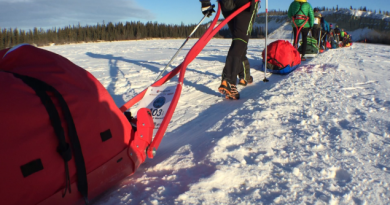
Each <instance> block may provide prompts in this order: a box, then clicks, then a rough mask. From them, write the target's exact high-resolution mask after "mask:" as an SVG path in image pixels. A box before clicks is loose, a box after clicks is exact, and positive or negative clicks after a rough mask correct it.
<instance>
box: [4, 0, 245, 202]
mask: <svg viewBox="0 0 390 205" xmlns="http://www.w3.org/2000/svg"><path fill="white" fill-rule="evenodd" d="M249 6H250V2H248V3H247V4H245V5H244V6H242V7H241V8H240V9H238V10H237V11H235V12H234V13H233V14H231V15H230V16H229V17H228V18H226V19H225V20H224V21H223V22H221V23H220V24H219V25H218V26H217V27H216V28H214V26H215V25H216V23H217V21H218V18H219V14H220V7H219V8H218V11H217V13H216V16H215V18H214V20H213V21H212V23H211V26H210V28H209V29H207V31H206V32H205V34H204V35H203V36H202V37H201V38H200V39H199V40H198V41H197V42H196V44H195V45H194V46H193V47H192V48H191V50H190V51H189V52H188V54H187V55H186V57H185V59H184V61H183V62H182V63H181V64H180V65H179V66H178V67H176V68H175V69H173V70H172V71H171V72H169V73H168V74H166V75H165V76H163V77H162V78H161V79H159V80H158V81H156V82H155V83H153V84H152V85H151V87H156V86H161V85H163V84H164V83H166V82H167V81H168V80H170V79H171V78H172V77H174V76H175V75H176V74H178V73H179V72H180V75H179V80H178V83H177V84H176V85H174V87H175V89H171V91H170V93H169V94H171V96H172V98H171V100H170V101H171V102H170V104H169V106H168V108H167V109H166V111H164V113H166V114H165V117H164V118H163V119H162V121H161V123H160V124H159V125H158V126H159V129H158V130H157V131H156V135H155V137H154V138H152V135H153V128H154V123H155V122H153V118H152V115H153V114H158V112H160V110H155V108H156V109H159V108H162V107H163V106H164V105H167V104H166V103H167V101H169V100H168V98H165V99H162V98H160V97H162V96H159V97H157V98H155V99H152V100H151V101H150V103H151V104H152V106H153V107H149V106H145V107H143V108H140V109H139V110H138V111H137V114H136V117H134V116H132V115H131V113H130V112H128V111H127V110H128V109H129V108H131V107H132V106H133V105H134V104H136V103H138V102H139V101H140V100H142V99H143V98H144V96H145V94H146V91H147V90H148V89H149V88H148V89H145V90H144V91H142V92H141V93H139V94H138V95H137V96H135V97H134V98H132V99H131V100H130V101H128V102H127V103H125V104H124V105H123V106H122V107H121V108H118V107H117V106H116V104H115V102H114V101H113V99H112V97H111V96H110V94H109V93H108V91H107V90H106V89H105V88H104V87H103V86H102V85H101V83H100V82H99V81H98V80H97V79H96V78H95V77H94V76H93V75H92V74H90V73H89V72H88V71H86V70H84V69H83V68H81V67H79V66H77V65H75V64H73V63H72V62H70V61H69V60H67V59H66V58H64V57H62V56H60V55H57V54H55V53H52V52H49V51H46V50H43V49H39V48H35V47H33V46H30V45H20V46H17V47H14V48H12V49H5V50H1V51H0V86H1V88H2V89H0V96H1V98H2V100H1V101H0V105H1V106H0V113H1V115H0V129H1V131H2V134H1V135H0V136H1V137H0V154H1V156H2V157H1V158H0V164H1V165H2V169H0V180H1V184H0V190H1V191H0V201H1V203H2V204H7V205H8V204H10V205H13V204H23V205H30V204H43V205H46V204H47V205H53V204H56V205H61V204H64V205H68V204H86V203H88V202H89V200H90V199H92V198H94V197H96V196H98V195H99V194H101V193H102V192H104V191H105V190H107V189H108V188H110V187H112V186H113V185H115V184H117V183H118V182H120V181H121V180H122V179H124V178H125V177H127V176H129V175H131V174H133V173H134V172H135V171H136V170H137V168H138V167H139V166H140V164H142V163H143V162H144V161H145V160H146V157H149V158H153V157H154V156H155V154H156V151H157V149H158V147H159V145H160V142H161V140H162V138H163V136H164V133H165V131H166V129H167V127H168V124H169V121H170V120H171V118H172V115H173V112H174V110H175V108H176V105H177V103H178V100H179V98H180V94H181V89H182V87H183V80H184V74H185V71H186V68H187V66H188V65H189V63H190V62H191V61H192V60H194V59H195V57H196V56H197V55H198V54H199V53H200V52H201V50H202V49H203V48H204V47H205V45H206V44H207V43H208V42H209V41H210V40H211V39H212V37H213V36H214V35H215V34H216V33H217V32H218V31H219V30H220V29H221V28H222V27H224V26H225V25H226V24H227V23H228V22H229V21H230V20H231V19H232V18H234V17H235V16H236V15H237V14H239V13H240V12H242V11H243V10H245V9H247V8H249ZM173 90H175V91H173ZM150 103H149V104H150ZM146 107H149V108H152V109H149V108H146Z"/></svg>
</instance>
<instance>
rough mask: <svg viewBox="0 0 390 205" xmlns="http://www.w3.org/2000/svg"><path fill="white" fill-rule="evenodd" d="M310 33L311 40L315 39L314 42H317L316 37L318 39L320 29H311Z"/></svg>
mask: <svg viewBox="0 0 390 205" xmlns="http://www.w3.org/2000/svg"><path fill="white" fill-rule="evenodd" d="M311 32H312V36H313V38H314V39H316V41H318V37H319V35H320V29H318V28H313V29H312V30H311Z"/></svg>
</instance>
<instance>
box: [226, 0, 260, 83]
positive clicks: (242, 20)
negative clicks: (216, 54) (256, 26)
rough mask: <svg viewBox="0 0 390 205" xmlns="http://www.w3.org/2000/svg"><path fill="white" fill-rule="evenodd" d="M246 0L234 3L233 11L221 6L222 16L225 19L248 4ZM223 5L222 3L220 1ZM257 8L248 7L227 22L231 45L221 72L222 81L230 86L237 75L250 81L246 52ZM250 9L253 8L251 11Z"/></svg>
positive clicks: (237, 0) (234, 81)
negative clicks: (230, 34)
mask: <svg viewBox="0 0 390 205" xmlns="http://www.w3.org/2000/svg"><path fill="white" fill-rule="evenodd" d="M248 2H249V1H248V0H236V1H234V4H235V5H234V6H235V7H234V9H233V10H227V9H226V8H224V5H223V4H222V5H221V9H222V14H223V16H224V17H225V18H227V17H228V16H229V15H230V14H232V13H233V12H234V11H235V10H237V9H239V8H240V7H241V6H243V5H245V4H246V3H248ZM222 3H223V1H222ZM256 7H257V6H254V7H249V8H247V9H245V10H244V11H242V12H241V13H240V14H238V15H237V16H236V17H234V18H233V19H232V20H231V21H229V22H228V27H229V30H230V32H231V33H232V44H231V45H230V49H229V52H228V55H227V57H226V62H225V67H224V68H223V71H222V80H226V81H228V82H229V83H230V84H233V85H235V84H237V75H238V76H239V78H243V79H245V80H249V79H250V65H249V61H248V58H247V57H246V52H247V49H248V42H249V36H250V34H251V30H252V25H253V22H254V20H255V14H256V11H257V8H256ZM251 8H253V9H252V10H251Z"/></svg>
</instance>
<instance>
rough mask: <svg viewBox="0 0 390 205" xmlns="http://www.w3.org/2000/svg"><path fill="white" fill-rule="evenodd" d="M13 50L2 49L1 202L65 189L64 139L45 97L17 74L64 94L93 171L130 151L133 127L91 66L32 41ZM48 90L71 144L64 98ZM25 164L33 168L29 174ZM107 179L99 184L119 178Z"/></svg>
mask: <svg viewBox="0 0 390 205" xmlns="http://www.w3.org/2000/svg"><path fill="white" fill-rule="evenodd" d="M7 51H9V50H8V49H7V50H2V51H0V86H1V87H2V89H0V96H2V97H1V98H2V100H1V101H0V113H1V116H0V130H2V135H1V136H2V137H1V138H0V154H1V156H4V157H2V158H1V159H0V164H1V165H2V167H3V169H1V170H0V180H1V182H2V183H1V185H0V188H1V190H2V191H1V193H0V201H2V203H5V204H25V205H26V204H37V203H40V202H42V201H44V200H45V199H47V198H49V197H51V196H53V195H54V194H56V193H58V192H62V191H63V189H64V187H65V177H64V176H65V169H64V161H63V160H62V158H61V156H60V155H59V153H58V152H57V147H58V139H57V137H56V135H55V134H54V130H53V127H52V125H51V123H50V122H51V121H50V119H49V115H48V112H47V110H46V109H45V107H44V105H43V104H42V101H41V100H40V98H39V97H38V96H37V94H36V93H35V92H34V90H33V89H32V88H31V87H29V86H28V85H26V83H24V82H23V81H22V80H21V79H19V78H17V77H15V75H14V74H13V73H15V74H18V75H23V76H28V77H29V78H34V79H37V80H39V81H42V82H44V83H47V84H48V85H50V86H52V87H53V88H54V89H56V90H57V91H58V92H59V93H60V94H61V95H62V97H63V99H64V100H65V101H66V103H67V106H68V108H69V111H70V113H71V117H72V119H73V122H74V124H75V127H76V131H77V134H78V140H79V142H80V145H81V150H80V151H82V155H83V158H84V162H85V168H86V173H87V174H89V173H91V172H93V171H94V170H96V169H97V168H100V167H101V166H103V165H104V164H105V163H106V162H107V161H110V160H112V158H113V157H114V156H116V155H118V153H121V152H123V151H124V150H127V149H128V144H129V141H130V137H131V132H132V130H131V125H130V123H129V122H128V120H127V119H126V117H125V116H124V115H123V113H122V112H121V111H120V110H119V108H118V107H117V106H116V104H115V102H114V101H113V99H112V97H111V95H110V94H109V93H108V91H107V90H106V89H105V88H104V87H103V86H102V85H101V84H100V82H99V81H98V80H97V79H96V78H95V77H94V76H93V75H92V74H90V73H89V72H88V71H86V70H85V69H83V68H81V67H78V66H77V65H75V64H73V63H72V62H70V61H69V60H67V59H66V58H64V57H62V56H60V55H57V54H55V53H51V52H49V51H46V50H43V49H39V48H35V47H33V46H29V45H26V46H22V47H20V48H18V49H16V50H14V51H12V52H9V53H7V54H6V52H7ZM5 54H6V55H5ZM4 55H5V57H3V56H4ZM47 94H48V95H49V96H50V98H51V100H52V101H53V103H54V105H55V106H56V108H57V111H58V112H59V115H60V119H61V125H62V127H63V128H64V130H65V139H66V141H67V142H68V143H70V139H69V137H68V134H69V133H68V129H67V128H68V126H69V124H67V122H66V121H65V120H64V112H63V111H62V109H61V106H60V104H59V99H58V98H56V97H55V96H54V95H53V93H51V92H47ZM70 146H71V148H72V151H73V156H72V159H71V160H70V161H69V163H68V165H69V174H70V183H71V184H75V183H77V181H78V177H77V173H76V172H77V171H76V170H77V169H76V168H77V167H76V166H75V154H74V153H75V152H74V151H75V150H74V149H75V148H74V145H73V144H71V143H70ZM37 164H38V165H37ZM33 165H34V166H35V165H37V166H35V167H36V168H34V167H33ZM23 166H24V167H23ZM26 167H27V168H26ZM31 167H33V170H34V171H31V169H32V168H31ZM22 168H26V169H25V170H27V172H26V173H28V174H26V175H25V176H23V175H22V172H21V169H22ZM122 168H124V167H122ZM126 169H128V170H127V171H128V172H127V174H128V175H129V174H132V173H133V172H134V171H135V169H136V167H134V164H129V165H128V167H127V168H126ZM106 177H107V178H105V177H102V178H100V182H99V183H104V182H105V181H109V180H113V179H114V178H116V177H114V176H106ZM88 178H89V177H88ZM90 183H94V182H92V181H88V184H90ZM94 188H96V187H90V189H88V194H89V195H93V194H95V192H94ZM77 193H78V190H77V188H74V189H73V188H72V194H73V195H74V194H76V195H75V196H77ZM72 194H70V193H69V194H68V195H71V196H73V195H72ZM66 197H67V195H66V196H65V198H66Z"/></svg>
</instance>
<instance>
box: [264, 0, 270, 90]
mask: <svg viewBox="0 0 390 205" xmlns="http://www.w3.org/2000/svg"><path fill="white" fill-rule="evenodd" d="M267 34H268V0H265V61H264V79H263V82H265V83H266V82H268V81H269V80H268V79H267V52H268V46H267V36H268V35H267Z"/></svg>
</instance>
